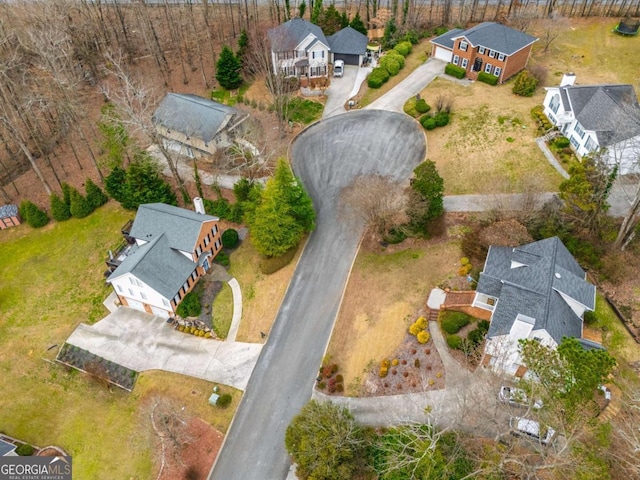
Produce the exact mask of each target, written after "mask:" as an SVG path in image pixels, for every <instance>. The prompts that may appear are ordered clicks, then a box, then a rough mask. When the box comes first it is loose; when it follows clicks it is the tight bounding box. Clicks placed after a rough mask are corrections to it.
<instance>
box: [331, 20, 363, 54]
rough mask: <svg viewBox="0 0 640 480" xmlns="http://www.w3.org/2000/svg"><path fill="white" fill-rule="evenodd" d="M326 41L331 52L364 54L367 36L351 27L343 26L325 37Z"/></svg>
mask: <svg viewBox="0 0 640 480" xmlns="http://www.w3.org/2000/svg"><path fill="white" fill-rule="evenodd" d="M327 41H328V42H329V47H331V51H332V52H333V53H342V54H345V55H364V54H365V52H366V51H367V44H368V43H369V38H368V37H367V36H366V35H363V34H362V33H360V32H359V31H357V30H355V29H353V28H351V27H345V28H343V29H342V30H339V31H338V32H336V33H334V34H333V35H331V36H329V37H327Z"/></svg>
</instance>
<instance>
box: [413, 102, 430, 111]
mask: <svg viewBox="0 0 640 480" xmlns="http://www.w3.org/2000/svg"><path fill="white" fill-rule="evenodd" d="M415 109H416V112H418V113H427V112H428V111H429V110H431V105H429V104H428V103H427V102H425V101H424V98H421V99H420V100H418V101H417V102H416V106H415Z"/></svg>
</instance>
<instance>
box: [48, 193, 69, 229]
mask: <svg viewBox="0 0 640 480" xmlns="http://www.w3.org/2000/svg"><path fill="white" fill-rule="evenodd" d="M49 200H50V202H51V216H52V217H53V219H54V220H55V221H56V222H64V221H65V220H69V219H70V218H71V212H70V211H69V205H67V204H66V203H64V200H62V199H61V198H60V197H59V196H58V195H57V194H56V193H52V194H51V197H50V198H49Z"/></svg>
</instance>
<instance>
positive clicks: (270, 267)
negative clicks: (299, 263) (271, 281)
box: [259, 245, 298, 275]
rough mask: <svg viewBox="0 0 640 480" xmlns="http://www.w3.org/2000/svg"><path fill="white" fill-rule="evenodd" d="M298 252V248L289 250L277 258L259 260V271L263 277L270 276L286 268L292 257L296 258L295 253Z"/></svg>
mask: <svg viewBox="0 0 640 480" xmlns="http://www.w3.org/2000/svg"><path fill="white" fill-rule="evenodd" d="M297 251H298V246H297V245H296V246H295V247H292V248H290V249H289V250H287V251H286V252H284V253H283V254H282V255H280V256H279V257H264V258H262V260H260V265H259V266H260V271H261V272H262V273H264V274H265V275H271V274H272V273H275V272H277V271H278V270H280V269H281V268H284V267H286V266H287V265H289V264H290V263H291V260H293V257H295V256H296V252H297Z"/></svg>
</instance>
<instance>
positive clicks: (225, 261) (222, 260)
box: [214, 252, 231, 267]
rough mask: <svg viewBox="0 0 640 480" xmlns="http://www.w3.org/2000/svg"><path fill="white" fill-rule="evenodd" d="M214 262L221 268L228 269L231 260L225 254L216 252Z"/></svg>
mask: <svg viewBox="0 0 640 480" xmlns="http://www.w3.org/2000/svg"><path fill="white" fill-rule="evenodd" d="M214 260H215V261H216V262H218V263H219V264H220V265H222V266H223V267H228V266H229V265H231V259H230V258H229V255H227V254H226V253H225V252H218V254H217V255H216V258H215V259H214Z"/></svg>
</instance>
